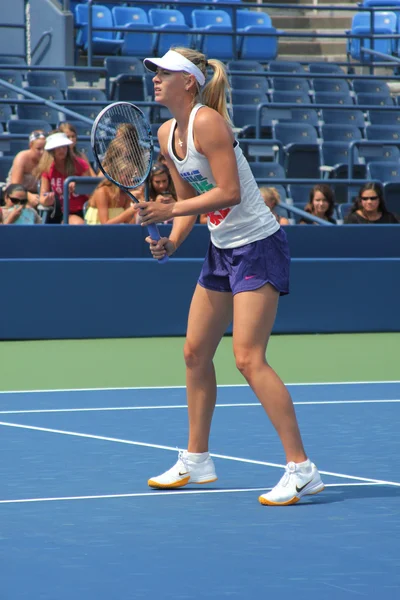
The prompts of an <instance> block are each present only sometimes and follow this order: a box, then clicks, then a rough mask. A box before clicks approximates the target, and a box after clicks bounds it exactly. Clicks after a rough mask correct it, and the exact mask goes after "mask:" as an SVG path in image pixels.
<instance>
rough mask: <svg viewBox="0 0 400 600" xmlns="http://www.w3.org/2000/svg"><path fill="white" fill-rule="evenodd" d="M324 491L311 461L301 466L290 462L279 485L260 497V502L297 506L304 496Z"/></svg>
mask: <svg viewBox="0 0 400 600" xmlns="http://www.w3.org/2000/svg"><path fill="white" fill-rule="evenodd" d="M323 489H324V484H323V483H322V480H321V476H320V474H319V473H318V470H317V467H316V466H315V465H314V463H312V462H311V461H310V460H307V461H305V462H304V463H300V464H296V463H294V462H290V463H288V464H287V465H286V469H285V473H284V475H283V477H282V478H281V480H280V481H279V483H278V484H277V485H276V486H275V487H274V488H272V490H271V491H270V492H268V493H267V494H263V495H262V496H260V497H259V501H260V502H261V504H267V505H269V506H287V505H288V504H296V502H298V501H299V500H300V498H301V497H302V496H311V495H312V494H318V493H319V492H322V490H323Z"/></svg>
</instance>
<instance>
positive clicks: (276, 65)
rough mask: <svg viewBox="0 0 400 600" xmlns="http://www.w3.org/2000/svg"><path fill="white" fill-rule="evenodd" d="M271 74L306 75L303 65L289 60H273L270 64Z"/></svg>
mask: <svg viewBox="0 0 400 600" xmlns="http://www.w3.org/2000/svg"><path fill="white" fill-rule="evenodd" d="M268 71H269V72H270V73H305V69H304V67H303V65H301V64H300V63H298V62H293V61H289V60H287V61H286V60H271V61H270V62H269V64H268Z"/></svg>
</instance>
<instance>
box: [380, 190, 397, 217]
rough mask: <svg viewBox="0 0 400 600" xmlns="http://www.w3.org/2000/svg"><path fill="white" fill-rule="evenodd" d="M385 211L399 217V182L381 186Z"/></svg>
mask: <svg viewBox="0 0 400 600" xmlns="http://www.w3.org/2000/svg"><path fill="white" fill-rule="evenodd" d="M383 190H384V195H385V203H386V207H387V209H388V210H389V211H390V212H392V213H394V214H395V215H397V216H398V217H400V182H399V183H396V182H389V183H385V184H384V186H383Z"/></svg>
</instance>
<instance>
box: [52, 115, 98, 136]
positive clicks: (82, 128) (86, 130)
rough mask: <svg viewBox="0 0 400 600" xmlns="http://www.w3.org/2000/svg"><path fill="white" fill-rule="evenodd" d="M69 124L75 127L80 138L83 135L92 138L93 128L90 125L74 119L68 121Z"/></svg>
mask: <svg viewBox="0 0 400 600" xmlns="http://www.w3.org/2000/svg"><path fill="white" fill-rule="evenodd" d="M61 123H62V121H61V122H60V123H59V125H60V124H61ZM68 123H70V124H71V125H73V126H74V127H75V129H76V133H77V135H78V137H79V136H81V135H85V136H89V137H90V134H91V130H92V128H91V126H90V125H89V124H88V123H85V122H84V121H74V120H73V119H68Z"/></svg>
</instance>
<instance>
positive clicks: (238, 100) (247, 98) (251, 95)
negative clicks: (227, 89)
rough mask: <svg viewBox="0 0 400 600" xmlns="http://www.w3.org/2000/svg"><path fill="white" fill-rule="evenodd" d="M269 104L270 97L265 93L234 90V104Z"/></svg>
mask: <svg viewBox="0 0 400 600" xmlns="http://www.w3.org/2000/svg"><path fill="white" fill-rule="evenodd" d="M263 102H268V97H267V96H266V94H265V93H264V92H263V91H259V92H258V91H257V90H248V91H244V90H234V89H232V104H233V105H235V104H242V105H246V104H256V105H258V104H261V103H263ZM253 110H254V109H253Z"/></svg>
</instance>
